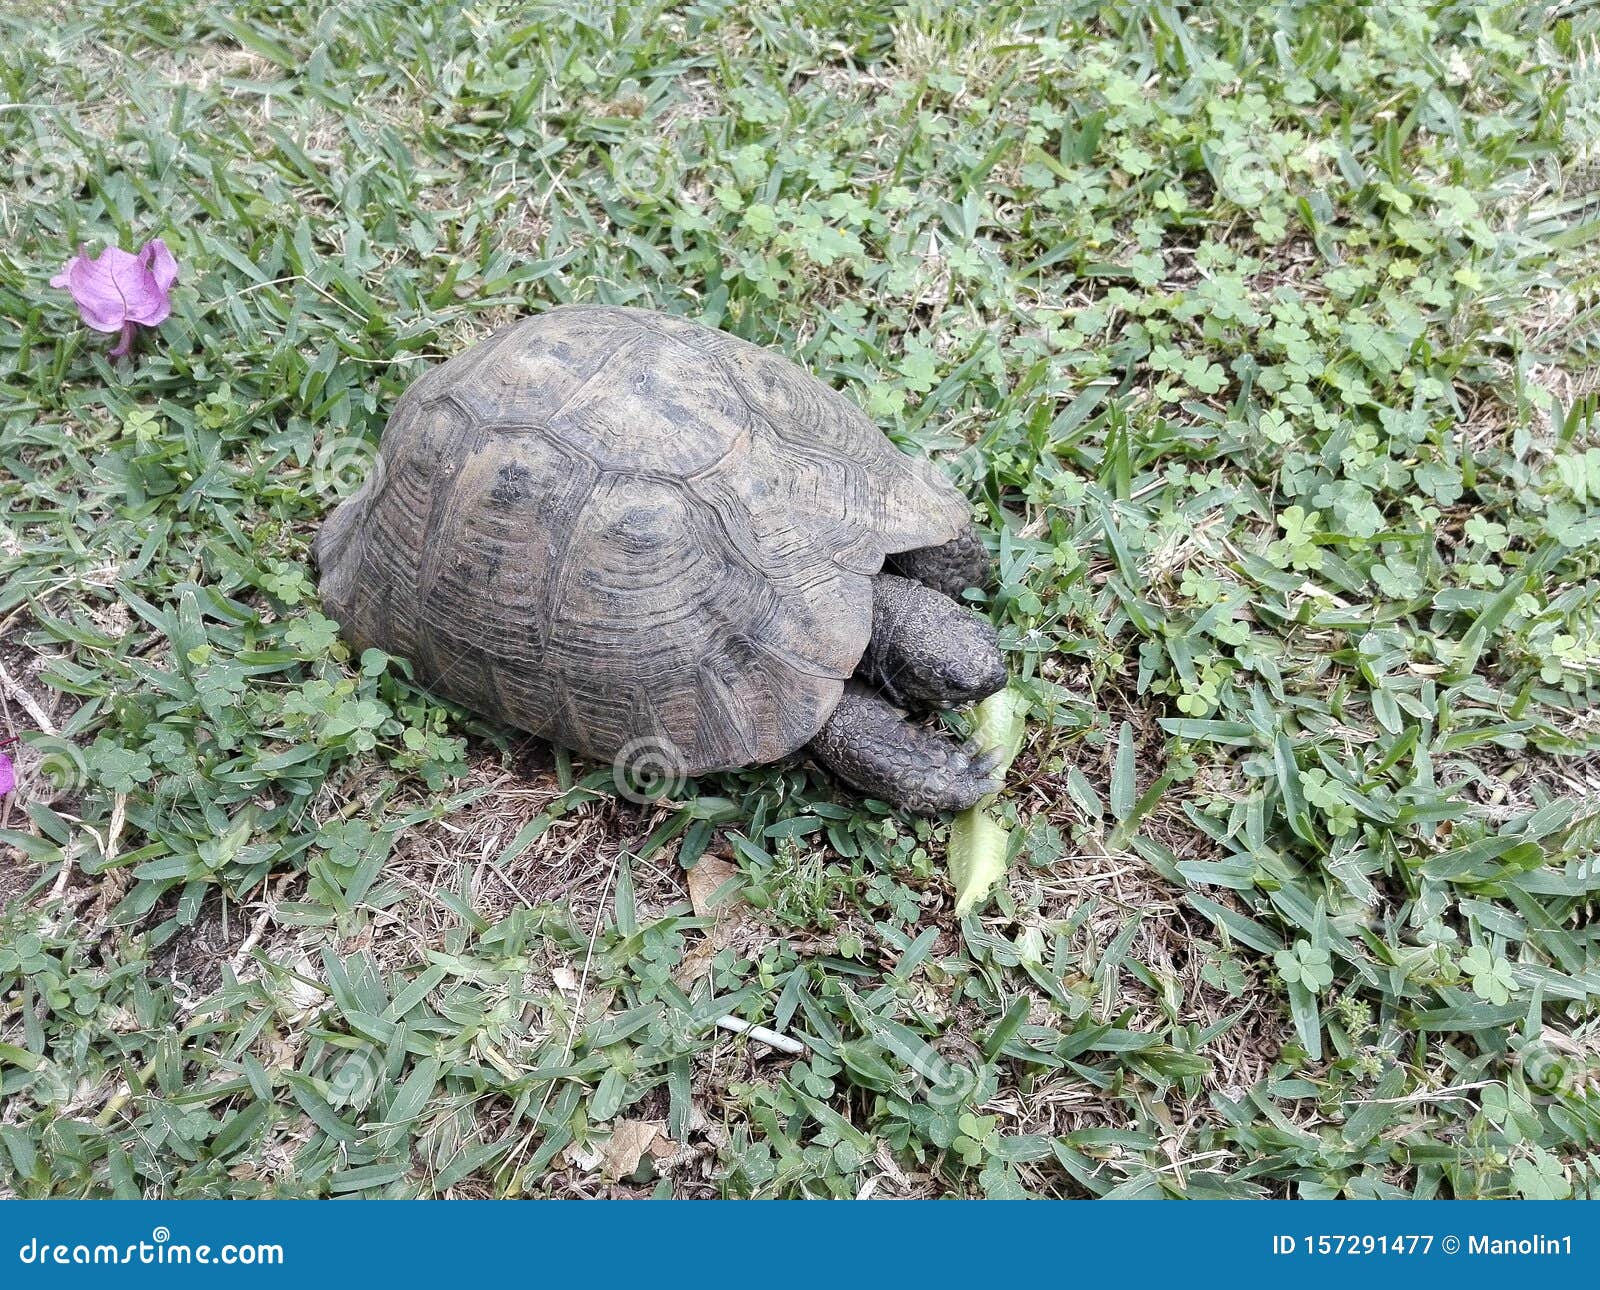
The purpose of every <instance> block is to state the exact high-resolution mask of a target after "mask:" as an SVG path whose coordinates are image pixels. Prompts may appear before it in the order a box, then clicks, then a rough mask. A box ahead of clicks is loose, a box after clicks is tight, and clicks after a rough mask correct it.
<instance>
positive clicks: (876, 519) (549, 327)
mask: <svg viewBox="0 0 1600 1290" xmlns="http://www.w3.org/2000/svg"><path fill="white" fill-rule="evenodd" d="M968 519H969V508H968V506H967V503H966V500H965V499H964V498H963V497H962V495H961V494H960V493H959V492H958V491H957V490H956V489H955V488H954V487H953V486H952V485H951V484H950V483H949V482H948V481H947V480H945V479H944V478H943V476H941V475H940V474H939V473H938V472H937V471H936V470H935V469H934V468H933V467H932V466H931V465H930V464H929V463H928V462H926V461H923V460H920V459H917V458H913V457H908V456H906V455H904V454H902V453H900V452H899V451H897V450H896V449H895V447H894V445H893V444H891V443H890V442H889V440H888V439H887V438H885V437H884V435H883V434H882V433H881V432H880V431H879V430H878V429H877V428H876V427H875V426H874V425H873V424H872V422H871V421H870V420H868V419H867V417H866V416H865V414H863V413H862V412H861V410H860V409H859V408H857V407H856V406H855V405H854V404H852V403H851V402H849V401H848V400H847V399H845V398H843V397H842V396H840V395H839V394H837V393H835V392H834V391H833V390H831V389H829V388H828V387H827V386H826V385H824V384H823V383H822V382H820V381H818V380H817V379H815V378H814V377H812V376H810V375H809V374H808V373H806V372H805V371H803V370H802V369H801V368H799V367H797V366H795V365H794V364H793V363H791V362H789V361H788V360H787V359H785V358H782V357H780V356H778V355H776V354H773V353H771V352H769V351H767V350H763V349H761V348H758V347H757V346H755V345H751V344H748V343H746V342H744V341H741V340H738V339H736V338H734V337H732V336H728V335H726V334H724V333H722V332H718V331H713V330H711V329H709V328H706V327H702V326H699V325H697V324H694V323H691V322H687V321H684V320H683V319H680V318H675V317H671V316H668V315H663V314H657V313H651V312H649V311H647V310H641V309H621V308H607V307H594V306H566V307H562V308H558V309H553V310H551V311H550V312H548V313H545V314H542V315H540V316H538V317H536V318H529V319H526V320H524V321H522V322H520V323H518V324H516V325H514V326H512V327H510V328H507V329H506V330H504V331H501V332H499V333H497V334H496V335H494V336H491V337H490V338H489V339H488V340H485V341H483V342H482V343H480V344H478V345H475V346H473V347H472V348H470V349H468V350H466V351H465V352H463V353H462V354H460V355H458V356H457V357H455V358H453V359H451V360H450V361H448V362H446V363H444V364H443V365H441V366H438V367H435V368H433V369H432V370H430V371H429V372H427V373H426V374H425V375H424V376H422V377H421V378H420V379H419V380H417V381H416V382H415V383H414V384H413V385H412V386H411V387H410V388H409V389H408V390H407V391H406V393H405V394H404V396H403V397H402V398H401V399H400V402H399V403H398V405H397V406H396V407H395V410H394V413H393V415H392V416H391V418H390V420H389V423H388V425H387V427H386V428H385V429H384V432H383V439H382V443H381V445H380V448H379V454H378V459H377V464H376V466H375V468H374V469H373V471H372V473H371V474H370V476H369V477H368V479H367V480H366V482H365V483H364V484H363V485H362V487H361V489H360V491H359V492H357V493H356V494H355V495H354V496H352V497H350V498H349V499H348V500H346V501H345V502H343V503H342V504H341V505H340V506H339V507H338V508H337V509H336V510H334V512H333V513H332V514H331V515H330V516H329V518H328V520H327V521H326V522H325V524H324V525H323V528H322V530H321V532H320V533H319V534H318V536H317V542H316V551H315V555H316V559H317V563H318V566H319V569H320V572H321V594H322V598H323V602H324V604H325V606H326V607H327V609H328V612H329V613H330V615H331V616H333V617H335V618H336V619H338V621H339V623H340V625H341V628H342V630H343V633H344V635H345V637H346V639H347V640H349V641H350V643H351V644H352V645H354V646H355V647H356V648H357V649H364V648H367V647H369V646H377V647H379V648H381V649H383V650H385V651H387V652H389V653H391V654H395V655H399V656H401V657H403V658H407V659H410V660H411V662H412V664H413V667H414V669H415V671H416V674H417V677H418V679H419V680H420V681H421V682H422V683H423V684H425V685H426V686H428V687H429V688H430V689H432V690H434V691H435V692H437V693H440V694H443V695H445V696H446V697H448V698H450V699H453V700H455V701H457V702H458V703H461V704H463V705H464V706H466V707H469V708H473V709H476V710H477V711H480V712H483V713H485V714H488V715H490V716H493V717H496V718H498V719H500V720H503V721H505V722H507V723H509V724H511V725H514V726H518V727H520V728H522V729H524V730H528V731H531V732H533V733H534V734H537V735H540V736H543V737H545V738H547V739H549V740H551V741H553V742H555V743H558V744H562V745H564V746H566V747H569V748H573V749H576V750H577V751H579V752H582V753H585V754H587V755H589V756H592V757H599V758H617V757H618V756H619V755H625V754H626V750H627V749H628V748H629V746H630V745H633V744H636V743H637V742H638V741H650V742H652V743H653V744H655V745H656V746H657V747H661V748H667V749H670V750H673V753H674V759H675V760H676V761H677V762H678V767H677V768H678V769H680V770H681V771H682V772H684V773H688V774H697V773H700V772H702V771H707V770H714V769H726V768H731V767H736V766H746V765H755V764H759V763H761V762H767V761H772V760H775V759H777V758H779V757H783V756H785V755H787V754H788V753H791V752H793V751H795V750H796V749H797V748H799V747H801V746H802V745H803V744H805V743H806V742H807V741H808V740H809V739H810V738H811V737H812V736H813V735H814V734H816V732H817V731H818V730H819V729H821V727H822V725H823V724H824V723H825V722H826V721H827V719H828V716H829V714H830V713H832V711H833V709H834V707H835V706H836V705H837V703H838V701H839V698H840V695H841V694H842V693H843V688H844V682H845V679H846V678H847V677H849V676H850V674H851V673H852V672H853V671H854V670H855V667H856V664H857V662H858V661H859V660H860V658H861V655H862V653H863V651H864V650H865V648H866V645H867V640H868V637H869V635H870V634H871V631H872V577H873V575H874V574H876V573H877V572H878V571H879V569H880V568H881V567H882V565H883V562H884V558H885V556H886V555H890V554H893V553H895V552H899V551H907V550H911V549H914V548H917V547H924V546H933V545H937V544H939V543H942V542H946V541H949V540H950V539H952V538H954V537H955V536H957V534H958V533H960V532H961V531H962V530H963V529H964V528H965V526H966V524H967V522H968Z"/></svg>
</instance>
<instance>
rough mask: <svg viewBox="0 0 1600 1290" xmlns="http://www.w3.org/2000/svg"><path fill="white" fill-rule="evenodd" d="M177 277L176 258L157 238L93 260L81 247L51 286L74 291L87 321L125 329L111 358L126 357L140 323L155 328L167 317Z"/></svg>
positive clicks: (110, 250)
mask: <svg viewBox="0 0 1600 1290" xmlns="http://www.w3.org/2000/svg"><path fill="white" fill-rule="evenodd" d="M177 280H178V262H177V261H176V260H175V259H173V258H172V252H171V251H169V250H167V244H166V243H165V242H163V241H162V240H161V239H160V238H159V237H158V238H156V239H155V240H154V241H151V242H146V243H145V244H144V245H143V246H141V247H140V248H139V250H138V252H137V254H132V255H130V254H129V253H128V252H127V251H124V250H123V249H122V248H121V247H119V246H108V247H106V249H105V250H104V251H102V252H100V254H99V255H97V256H95V257H94V259H92V260H91V259H90V258H89V256H88V255H87V254H85V252H84V250H83V248H82V247H80V248H79V249H78V253H77V255H75V256H73V257H72V259H70V260H68V261H67V264H66V267H65V268H64V269H62V270H61V272H60V273H58V274H56V276H55V277H53V278H51V279H50V285H51V286H52V287H65V288H66V289H67V290H68V291H70V292H71V293H72V299H73V302H74V303H75V304H76V305H77V306H78V316H79V317H81V318H82V319H83V321H84V325H85V326H87V327H92V328H94V330H95V331H105V332H115V331H120V332H121V333H122V339H121V340H120V341H119V342H118V343H117V347H116V348H115V349H113V350H112V351H111V357H112V358H122V357H124V356H125V355H126V354H127V353H128V351H129V350H130V349H132V348H133V333H134V328H135V327H136V326H138V327H155V326H158V325H159V324H161V323H163V322H165V321H166V319H167V315H168V314H170V313H171V312H172V284H173V283H175V282H176V281H177Z"/></svg>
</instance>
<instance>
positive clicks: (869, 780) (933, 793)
mask: <svg viewBox="0 0 1600 1290" xmlns="http://www.w3.org/2000/svg"><path fill="white" fill-rule="evenodd" d="M811 751H812V752H813V753H815V754H816V756H817V758H818V759H819V760H820V761H822V762H823V763H824V764H825V765H827V766H828V767H829V768H830V769H832V770H833V772H834V773H835V774H837V775H838V776H840V778H842V779H844V780H846V781H847V782H849V783H851V784H854V785H855V786H856V787H857V788H859V789H861V790H862V791H863V792H867V793H870V794H872V795H873V796H874V797H880V798H882V799H883V800H884V801H886V802H892V803H894V804H895V805H896V806H899V807H901V808H903V809H905V810H908V811H917V812H920V813H921V814H924V815H932V814H935V813H936V812H939V811H964V810H966V809H967V808H968V807H969V806H975V805H977V804H978V803H979V802H980V801H982V800H983V799H984V798H985V797H988V796H989V795H990V794H991V793H995V792H998V791H999V789H1000V784H1001V780H1002V775H1001V771H1000V763H1001V762H1003V761H1004V760H1005V754H1004V753H1003V752H1002V751H1001V750H1000V749H998V748H991V749H989V750H988V751H983V750H982V749H980V748H978V747H977V746H976V745H975V744H973V743H972V742H970V741H969V742H967V743H965V744H957V743H955V742H954V741H953V740H952V739H950V738H949V736H947V735H945V734H943V733H941V732H939V731H935V730H928V729H924V728H923V727H921V726H918V725H913V724H911V723H910V722H908V721H906V719H905V717H904V715H903V714H902V713H901V712H900V711H899V710H898V709H896V708H895V707H894V706H893V705H892V704H890V703H888V702H887V701H886V700H884V699H883V698H882V697H881V696H879V695H877V694H875V693H873V692H872V691H871V690H869V689H867V688H866V687H865V686H862V685H859V684H857V683H855V682H852V683H851V684H850V685H849V686H848V687H847V688H846V690H845V694H844V697H843V698H842V699H841V700H840V702H839V706H838V707H837V708H836V709H835V710H834V714H833V716H832V717H831V718H830V719H829V721H828V724H827V725H825V726H824V727H823V728H822V729H821V730H820V731H819V732H818V734H817V736H816V738H815V739H813V740H812V741H811Z"/></svg>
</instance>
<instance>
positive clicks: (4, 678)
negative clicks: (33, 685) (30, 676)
mask: <svg viewBox="0 0 1600 1290" xmlns="http://www.w3.org/2000/svg"><path fill="white" fill-rule="evenodd" d="M0 685H3V686H4V687H5V691H6V693H7V694H9V695H10V696H11V697H12V698H13V699H15V700H16V701H17V702H18V703H20V704H21V705H22V706H23V707H24V708H26V709H27V710H28V715H29V716H30V717H32V718H33V720H34V723H35V724H36V725H37V726H38V727H39V729H40V730H42V731H44V733H45V734H47V735H54V734H56V733H58V732H57V730H56V727H55V723H54V722H53V721H51V720H50V718H49V716H48V715H47V714H46V713H45V710H44V709H43V708H41V707H40V706H39V704H38V703H37V702H36V701H35V699H34V697H33V695H31V694H29V693H28V692H27V691H26V690H24V689H23V688H22V686H21V684H20V683H19V682H18V681H17V680H16V679H15V678H14V677H13V676H12V675H11V673H10V672H8V671H6V665H5V664H4V663H0Z"/></svg>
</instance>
